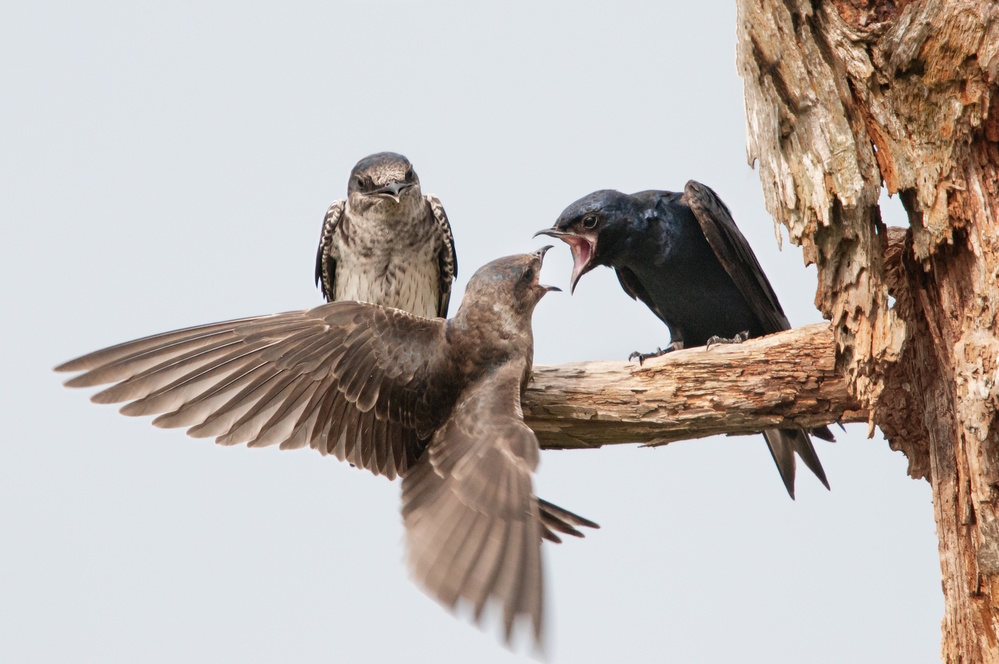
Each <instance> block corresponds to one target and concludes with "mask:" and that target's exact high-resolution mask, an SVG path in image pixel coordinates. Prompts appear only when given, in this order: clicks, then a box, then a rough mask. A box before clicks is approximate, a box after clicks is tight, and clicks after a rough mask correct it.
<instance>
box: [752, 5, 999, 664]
mask: <svg viewBox="0 0 999 664" xmlns="http://www.w3.org/2000/svg"><path fill="white" fill-rule="evenodd" d="M738 6H739V25H738V33H739V34H738V39H739V45H738V61H739V69H740V74H741V75H742V78H743V82H744V86H745V99H746V115H747V141H748V146H747V149H748V156H749V160H750V163H753V162H758V163H759V168H760V179H761V182H762V184H763V190H764V195H765V197H766V200H767V206H768V209H769V210H770V212H771V213H772V214H773V215H774V218H775V220H776V222H777V223H780V224H783V225H785V226H786V227H787V228H788V230H789V234H790V237H791V240H792V241H793V242H795V243H796V244H800V245H801V246H802V247H803V249H804V256H805V259H806V261H808V262H814V263H816V264H817V266H818V273H819V285H818V291H817V293H816V305H817V306H818V307H819V308H820V309H821V310H822V312H823V313H824V314H825V315H826V316H827V317H828V318H829V319H830V320H831V321H832V322H833V332H834V335H835V339H836V348H837V364H838V366H840V367H841V368H842V370H843V372H844V374H845V375H846V377H847V379H848V382H849V386H850V389H851V391H852V392H853V394H854V395H855V396H856V397H857V399H858V400H859V401H860V402H861V403H862V404H863V405H864V407H865V408H866V409H867V410H868V412H869V414H870V423H871V425H874V424H877V425H878V426H880V427H881V428H882V429H883V431H884V433H885V435H886V437H887V438H888V440H889V442H890V444H891V445H892V447H893V448H894V449H901V450H903V451H904V452H905V454H906V455H907V457H908V458H909V472H910V474H911V475H912V476H913V477H926V478H927V479H928V480H929V481H930V483H931V485H932V487H933V499H934V512H935V517H936V522H937V533H938V536H939V539H940V560H941V568H942V572H943V589H944V595H945V602H946V613H945V616H944V620H943V632H944V634H943V644H942V654H943V659H944V660H945V661H947V662H959V661H960V662H993V663H997V662H999V509H997V506H999V458H997V452H999V421H997V417H996V411H997V406H999V396H997V384H999V340H997V329H999V328H997V325H999V223H997V218H999V214H997V213H999V177H997V174H999V143H997V141H999V95H997V75H999V5H997V4H996V3H992V2H977V1H971V0H924V1H922V2H903V1H901V0H898V1H895V2H892V1H889V0H826V1H825V2H823V1H820V0H815V1H813V2H809V1H806V0H784V1H782V2H777V1H776V0H738ZM882 181H883V183H884V186H885V188H886V189H887V190H888V192H889V193H890V194H893V195H894V194H898V195H899V196H900V198H901V200H902V203H903V205H904V206H905V209H906V211H907V213H908V216H909V222H910V226H911V228H910V229H907V230H892V229H887V228H885V226H884V224H883V223H882V221H881V216H880V213H879V210H878V207H877V201H878V196H879V193H880V189H881V185H882ZM889 238H894V239H895V240H896V242H894V243H892V246H889V242H888V240H889ZM889 296H891V297H893V298H894V299H895V301H894V304H893V305H892V306H890V305H889V303H890V300H889Z"/></svg>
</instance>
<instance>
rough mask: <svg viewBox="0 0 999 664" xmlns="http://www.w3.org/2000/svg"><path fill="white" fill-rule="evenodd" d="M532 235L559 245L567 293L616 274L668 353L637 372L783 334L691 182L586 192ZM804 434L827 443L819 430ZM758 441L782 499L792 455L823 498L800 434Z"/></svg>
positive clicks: (751, 273)
mask: <svg viewBox="0 0 999 664" xmlns="http://www.w3.org/2000/svg"><path fill="white" fill-rule="evenodd" d="M536 235H548V236H552V237H557V238H559V239H561V240H563V241H564V242H565V243H566V244H568V245H569V248H570V249H571V251H572V257H573V266H572V276H571V279H570V292H575V289H576V284H577V283H578V282H579V279H580V278H581V277H582V276H583V275H584V274H586V273H587V272H589V271H590V270H592V269H594V268H595V267H597V266H598V265H606V266H608V267H611V268H613V269H614V271H615V272H616V273H617V278H618V281H619V282H620V284H621V288H623V289H624V292H625V293H627V294H628V295H629V296H630V297H631V298H632V299H638V300H641V301H642V302H643V303H644V304H645V305H646V306H647V307H648V308H649V309H650V310H652V313H654V314H655V315H656V316H658V317H659V319H660V320H662V321H663V323H665V324H666V326H667V327H668V328H669V332H670V343H669V345H668V346H667V347H666V350H665V351H663V350H662V349H659V350H658V351H657V352H654V353H637V352H636V353H632V355H631V358H630V359H634V358H635V357H637V358H638V359H639V361H640V362H641V361H643V360H645V359H647V358H649V357H655V356H657V355H661V354H663V353H664V352H669V351H672V350H679V349H682V348H694V347H697V346H709V347H710V345H712V344H715V343H738V342H740V341H743V340H745V339H746V338H754V337H760V336H764V335H767V334H772V333H774V332H780V331H781V330H787V329H790V327H791V324H790V322H789V321H788V319H787V316H786V315H785V314H784V310H783V309H781V306H780V303H779V302H778V301H777V295H776V294H775V293H774V290H773V287H772V286H771V285H770V282H769V281H768V280H767V277H766V275H765V274H764V272H763V268H761V267H760V264H759V261H757V260H756V255H755V254H753V250H752V248H750V246H749V243H748V242H747V241H746V238H745V237H744V236H743V234H742V233H741V232H740V231H739V228H738V227H737V226H736V225H735V221H734V220H733V219H732V214H731V213H730V212H729V209H728V207H726V205H725V204H724V203H723V202H722V201H721V199H720V198H719V197H718V195H717V194H716V193H715V192H714V191H712V190H711V189H710V188H709V187H707V186H706V185H703V184H701V183H699V182H695V181H693V180H691V181H689V182H688V183H687V185H686V187H684V190H683V192H682V193H680V192H672V191H657V190H649V191H642V192H638V193H635V194H630V195H629V194H623V193H621V192H619V191H615V190H611V189H604V190H600V191H595V192H593V193H591V194H588V195H587V196H584V197H583V198H580V199H579V200H577V201H576V202H574V203H572V204H571V205H569V206H568V207H567V208H565V210H563V211H562V214H560V215H559V217H558V220H557V221H556V222H555V225H554V226H553V227H552V228H548V229H545V230H541V231H538V233H536ZM811 433H813V434H814V435H816V436H817V437H819V438H822V439H824V440H829V441H832V440H834V438H833V435H832V433H831V432H830V431H829V429H828V428H827V427H825V426H823V427H819V428H816V429H812V430H811ZM763 436H764V438H765V439H766V441H767V446H768V447H769V449H770V453H771V455H772V456H773V459H774V463H776V464H777V470H778V472H779V473H780V476H781V480H782V481H783V483H784V487H785V488H786V489H787V492H788V494H789V495H790V496H791V498H792V499H793V498H794V476H795V458H794V454H795V453H797V454H798V456H799V457H801V460H802V461H804V463H805V465H806V466H807V467H808V468H809V469H810V470H811V471H812V472H813V473H814V474H815V476H816V477H818V478H819V481H821V482H822V484H823V485H825V487H826V488H827V489H828V488H829V481H828V480H827V479H826V474H825V471H824V470H823V469H822V464H821V463H820V461H819V458H818V455H817V454H816V453H815V449H814V447H813V446H812V443H811V440H810V439H809V436H808V434H807V433H806V432H805V431H802V430H801V429H768V430H766V431H764V432H763Z"/></svg>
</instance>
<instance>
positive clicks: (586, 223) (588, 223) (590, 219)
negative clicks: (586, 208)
mask: <svg viewBox="0 0 999 664" xmlns="http://www.w3.org/2000/svg"><path fill="white" fill-rule="evenodd" d="M596 225H597V218H596V217H594V216H593V215H592V214H588V215H586V216H585V217H583V228H585V229H586V230H591V229H593V228H594V227H596Z"/></svg>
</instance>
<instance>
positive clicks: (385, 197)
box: [347, 152, 423, 214]
mask: <svg viewBox="0 0 999 664" xmlns="http://www.w3.org/2000/svg"><path fill="white" fill-rule="evenodd" d="M422 198H423V196H422V194H421V193H420V178H419V177H417V175H416V171H414V170H413V165H412V164H411V163H409V160H408V159H406V158H405V157H403V156H402V155H401V154H396V153H395V152H378V153H376V154H373V155H368V156H367V157H365V158H364V159H362V160H361V161H359V162H357V164H356V165H355V166H354V168H353V170H352V171H351V172H350V181H349V182H348V183H347V200H348V202H349V204H350V207H351V209H352V210H353V211H355V212H358V213H360V214H363V213H365V212H366V211H368V210H369V209H372V208H380V209H381V210H383V211H385V212H387V213H389V214H391V213H392V212H393V211H395V210H398V209H400V208H407V207H410V206H416V205H420V204H422Z"/></svg>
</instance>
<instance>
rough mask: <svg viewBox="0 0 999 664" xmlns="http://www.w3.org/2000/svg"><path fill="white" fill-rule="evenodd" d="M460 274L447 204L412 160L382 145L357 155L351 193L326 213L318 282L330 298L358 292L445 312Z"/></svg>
mask: <svg viewBox="0 0 999 664" xmlns="http://www.w3.org/2000/svg"><path fill="white" fill-rule="evenodd" d="M457 274H458V263H457V260H456V259H455V255H454V238H453V237H452V236H451V225H450V224H449V223H448V220H447V215H446V214H444V207H443V206H442V205H441V202H440V200H438V199H437V197H436V196H432V195H430V194H427V195H423V194H422V193H421V192H420V178H419V177H417V175H416V171H414V170H413V165H412V164H410V163H409V160H408V159H406V158H405V157H403V156H402V155H401V154H396V153H394V152H379V153H378V154H373V155H370V156H367V157H365V158H364V159H362V160H361V161H359V162H357V165H355V166H354V169H353V170H352V171H351V172H350V180H349V181H348V182H347V199H346V200H337V201H333V203H332V204H331V205H330V207H329V210H327V212H326V217H325V219H324V220H323V231H322V235H321V237H320V240H319V251H318V252H317V254H316V284H317V285H318V286H319V287H320V289H321V290H322V292H323V296H324V297H325V298H326V301H327V302H336V301H340V300H359V301H361V302H371V303H372V304H380V305H382V306H386V307H395V308H397V309H402V310H403V311H408V312H409V313H412V314H416V315H417V316H423V317H425V318H437V317H441V318H443V317H446V316H447V308H448V303H449V302H450V299H451V282H452V281H453V280H454V278H455V276H457Z"/></svg>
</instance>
